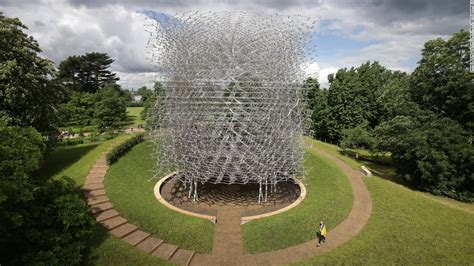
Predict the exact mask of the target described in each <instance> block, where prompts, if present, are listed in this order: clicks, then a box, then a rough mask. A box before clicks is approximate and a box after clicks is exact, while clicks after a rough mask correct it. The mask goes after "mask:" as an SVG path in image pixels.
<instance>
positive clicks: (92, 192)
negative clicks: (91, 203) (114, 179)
mask: <svg viewBox="0 0 474 266" xmlns="http://www.w3.org/2000/svg"><path fill="white" fill-rule="evenodd" d="M103 195H105V189H96V190H88V191H86V193H85V196H86V198H89V197H98V196H103Z"/></svg>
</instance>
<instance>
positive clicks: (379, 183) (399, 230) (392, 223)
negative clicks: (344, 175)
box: [302, 141, 474, 265]
mask: <svg viewBox="0 0 474 266" xmlns="http://www.w3.org/2000/svg"><path fill="white" fill-rule="evenodd" d="M312 142H313V145H316V146H318V147H325V150H328V151H332V152H333V153H334V154H337V153H338V148H337V147H335V146H332V147H328V144H324V143H320V142H317V141H312ZM345 160H351V161H352V162H351V164H352V165H359V163H358V162H356V161H354V160H352V159H349V158H346V159H345ZM372 166H373V165H372ZM376 168H377V167H376ZM383 170H385V171H377V172H378V174H379V175H391V174H393V171H392V172H390V171H389V170H390V169H387V168H384V169H383ZM392 170H393V169H392ZM384 177H385V178H381V177H380V176H377V175H376V176H374V177H372V178H364V182H365V183H366V184H367V187H368V189H369V192H370V195H371V197H372V202H373V208H374V209H373V213H372V217H371V218H370V220H369V223H368V224H367V226H366V227H365V228H364V229H363V230H362V232H361V233H360V234H359V235H357V236H356V237H355V238H354V239H353V240H351V241H349V242H347V243H346V244H344V245H342V246H340V247H338V248H337V249H336V250H334V251H331V252H329V253H326V254H324V255H322V256H318V257H314V258H312V259H310V260H308V261H306V262H303V263H302V264H307V265H314V264H359V265H365V264H369V265H377V264H385V265H386V264H401V265H405V264H425V265H429V264H435V265H459V264H466V265H467V264H471V265H472V264H474V241H473V239H474V214H473V213H472V212H469V208H466V209H465V210H463V209H462V207H463V206H465V205H456V206H457V208H452V207H450V206H449V205H448V204H445V203H443V202H444V201H445V199H443V198H439V197H437V198H439V199H438V200H433V197H434V196H430V197H427V196H426V195H425V193H421V192H418V191H414V190H412V189H410V188H407V187H405V186H403V185H401V184H398V183H395V182H393V181H391V179H392V177H390V176H388V177H386V176H384ZM439 201H441V202H439ZM453 206H454V205H453ZM328 241H331V239H330V236H329V239H328Z"/></svg>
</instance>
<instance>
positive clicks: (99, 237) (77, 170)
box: [39, 135, 169, 265]
mask: <svg viewBox="0 0 474 266" xmlns="http://www.w3.org/2000/svg"><path fill="white" fill-rule="evenodd" d="M129 137H130V135H121V136H118V137H117V138H115V139H112V140H108V141H104V142H101V143H96V144H86V145H79V146H75V147H66V148H62V147H61V148H59V149H56V150H54V151H52V152H51V154H50V155H49V156H48V158H46V160H45V162H44V164H43V167H42V168H41V169H40V171H39V174H40V175H43V176H49V177H52V178H58V177H61V176H69V177H71V178H72V179H73V180H74V181H75V182H76V184H77V185H78V186H82V184H83V183H84V180H85V178H86V176H87V174H88V172H89V170H90V168H91V167H92V165H93V164H94V163H95V161H96V160H97V159H98V158H99V157H100V155H101V154H102V153H103V152H105V151H107V150H108V149H109V148H111V147H112V145H114V144H116V143H119V142H121V141H123V140H125V139H126V138H129ZM87 247H88V249H89V251H88V253H87V254H85V257H84V264H86V265H169V263H167V262H165V261H163V260H161V259H159V258H157V257H153V256H150V255H149V254H146V253H144V252H141V251H139V250H137V249H135V248H133V247H132V246H130V245H128V244H127V243H125V242H124V241H122V240H120V239H118V238H116V237H115V236H113V235H110V234H108V233H107V232H106V230H105V229H104V228H103V227H102V226H101V225H100V224H96V225H95V226H94V235H93V239H92V240H91V241H89V243H87Z"/></svg>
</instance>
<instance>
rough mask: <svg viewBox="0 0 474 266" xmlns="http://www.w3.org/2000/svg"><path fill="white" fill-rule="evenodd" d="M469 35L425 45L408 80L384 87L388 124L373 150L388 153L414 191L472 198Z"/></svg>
mask: <svg viewBox="0 0 474 266" xmlns="http://www.w3.org/2000/svg"><path fill="white" fill-rule="evenodd" d="M468 44H469V38H468V34H467V33H465V32H464V31H461V32H459V33H455V34H454V35H453V37H451V38H450V39H449V40H448V41H444V40H442V39H436V40H432V41H428V42H427V43H426V44H425V47H424V49H423V54H422V59H421V60H420V63H419V65H418V67H417V68H416V69H415V71H414V72H413V74H412V76H411V77H410V78H407V77H405V76H403V75H402V76H398V77H397V78H394V79H393V80H391V81H390V82H388V83H387V84H386V86H385V87H384V89H385V91H384V93H383V94H382V96H381V99H382V100H383V101H384V102H385V105H384V109H385V110H386V114H387V115H386V119H387V121H384V122H382V123H381V124H380V125H379V126H378V127H377V128H376V135H377V139H378V147H377V149H378V150H382V151H390V152H391V154H392V155H391V157H392V162H393V165H394V166H395V167H396V169H397V173H398V174H399V176H400V177H402V178H404V179H405V180H406V181H408V182H410V183H411V184H413V185H414V186H416V187H419V188H422V189H424V190H427V191H430V192H432V193H435V194H444V195H447V196H450V197H455V198H458V199H461V200H466V201H472V200H473V199H474V174H473V166H474V149H473V148H472V121H473V120H472V114H473V109H472V108H473V106H474V103H473V98H472V95H473V88H472V83H471V78H470V77H471V76H470V75H471V74H469V73H468V70H469V64H468V62H469V58H466V57H468V53H467V51H468V50H466V49H467V48H466V47H467V46H468Z"/></svg>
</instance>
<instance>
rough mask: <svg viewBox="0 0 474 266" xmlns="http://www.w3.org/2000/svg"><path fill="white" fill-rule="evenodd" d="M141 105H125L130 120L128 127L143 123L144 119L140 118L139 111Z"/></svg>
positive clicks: (141, 108)
mask: <svg viewBox="0 0 474 266" xmlns="http://www.w3.org/2000/svg"><path fill="white" fill-rule="evenodd" d="M142 110H143V107H127V116H128V120H129V121H130V124H129V126H130V127H137V126H138V125H144V124H145V121H143V119H141V118H140V113H141V111H142Z"/></svg>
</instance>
